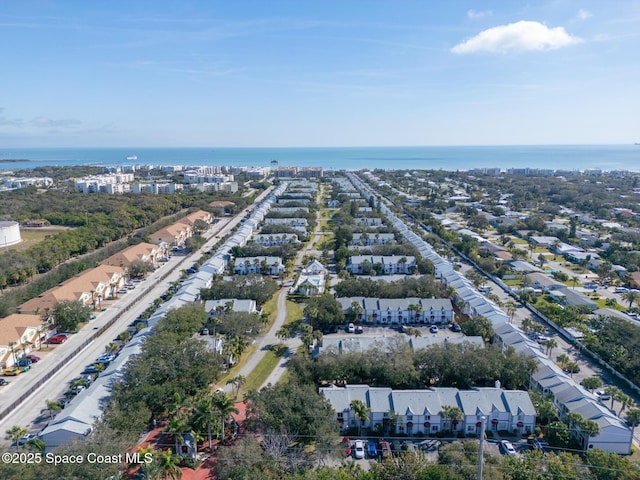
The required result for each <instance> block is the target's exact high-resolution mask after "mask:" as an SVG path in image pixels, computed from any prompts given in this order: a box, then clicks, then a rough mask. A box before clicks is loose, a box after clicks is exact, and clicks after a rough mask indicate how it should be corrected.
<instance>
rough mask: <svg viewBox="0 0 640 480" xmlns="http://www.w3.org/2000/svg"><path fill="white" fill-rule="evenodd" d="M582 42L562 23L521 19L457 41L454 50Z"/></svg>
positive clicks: (549, 46) (547, 46)
mask: <svg viewBox="0 0 640 480" xmlns="http://www.w3.org/2000/svg"><path fill="white" fill-rule="evenodd" d="M579 42H581V40H580V38H578V37H573V36H571V35H569V34H568V33H567V31H566V30H565V29H564V27H556V28H549V27H547V26H546V25H544V24H542V23H540V22H532V21H527V20H521V21H519V22H516V23H510V24H508V25H500V26H498V27H493V28H489V29H487V30H483V31H482V32H480V33H479V34H477V35H476V36H475V37H472V38H470V39H469V40H466V41H464V42H462V43H459V44H458V45H456V46H455V47H453V48H452V49H451V51H452V52H453V53H458V54H465V53H478V52H490V53H509V52H525V51H541V50H553V49H556V48H562V47H567V46H569V45H574V44H576V43H579Z"/></svg>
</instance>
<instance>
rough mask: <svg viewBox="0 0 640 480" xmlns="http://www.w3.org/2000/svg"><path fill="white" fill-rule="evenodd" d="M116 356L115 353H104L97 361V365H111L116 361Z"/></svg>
mask: <svg viewBox="0 0 640 480" xmlns="http://www.w3.org/2000/svg"><path fill="white" fill-rule="evenodd" d="M115 358H116V356H115V354H113V353H103V354H102V355H100V356H99V357H98V358H97V359H96V363H110V362H113V360H115Z"/></svg>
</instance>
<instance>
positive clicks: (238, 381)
mask: <svg viewBox="0 0 640 480" xmlns="http://www.w3.org/2000/svg"><path fill="white" fill-rule="evenodd" d="M246 381H247V377H245V376H244V375H236V376H235V377H233V378H232V379H230V380H228V381H227V385H233V389H234V390H235V392H234V397H235V398H238V394H239V393H240V388H242V385H244V384H245V383H246Z"/></svg>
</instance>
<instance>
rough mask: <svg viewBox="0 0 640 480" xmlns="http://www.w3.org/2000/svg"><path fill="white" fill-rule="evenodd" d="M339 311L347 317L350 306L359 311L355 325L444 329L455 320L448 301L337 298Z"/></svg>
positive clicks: (439, 299) (441, 299) (437, 299)
mask: <svg viewBox="0 0 640 480" xmlns="http://www.w3.org/2000/svg"><path fill="white" fill-rule="evenodd" d="M336 300H338V302H340V305H342V311H343V312H344V313H345V315H346V314H348V313H349V312H350V311H351V309H352V305H353V303H354V302H355V303H357V304H358V305H360V307H361V308H362V312H361V313H359V314H358V321H360V322H364V323H375V324H381V325H390V324H391V325H392V324H418V325H419V324H424V325H447V324H449V323H452V322H453V320H454V311H453V305H452V303H451V300H449V299H448V298H417V297H409V298H373V297H340V298H337V299H336Z"/></svg>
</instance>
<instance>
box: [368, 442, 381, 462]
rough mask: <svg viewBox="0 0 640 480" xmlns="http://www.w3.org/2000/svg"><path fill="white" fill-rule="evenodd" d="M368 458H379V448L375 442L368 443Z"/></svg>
mask: <svg viewBox="0 0 640 480" xmlns="http://www.w3.org/2000/svg"><path fill="white" fill-rule="evenodd" d="M367 456H368V457H369V458H378V447H377V446H376V442H374V441H373V440H369V441H368V442H367Z"/></svg>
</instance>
